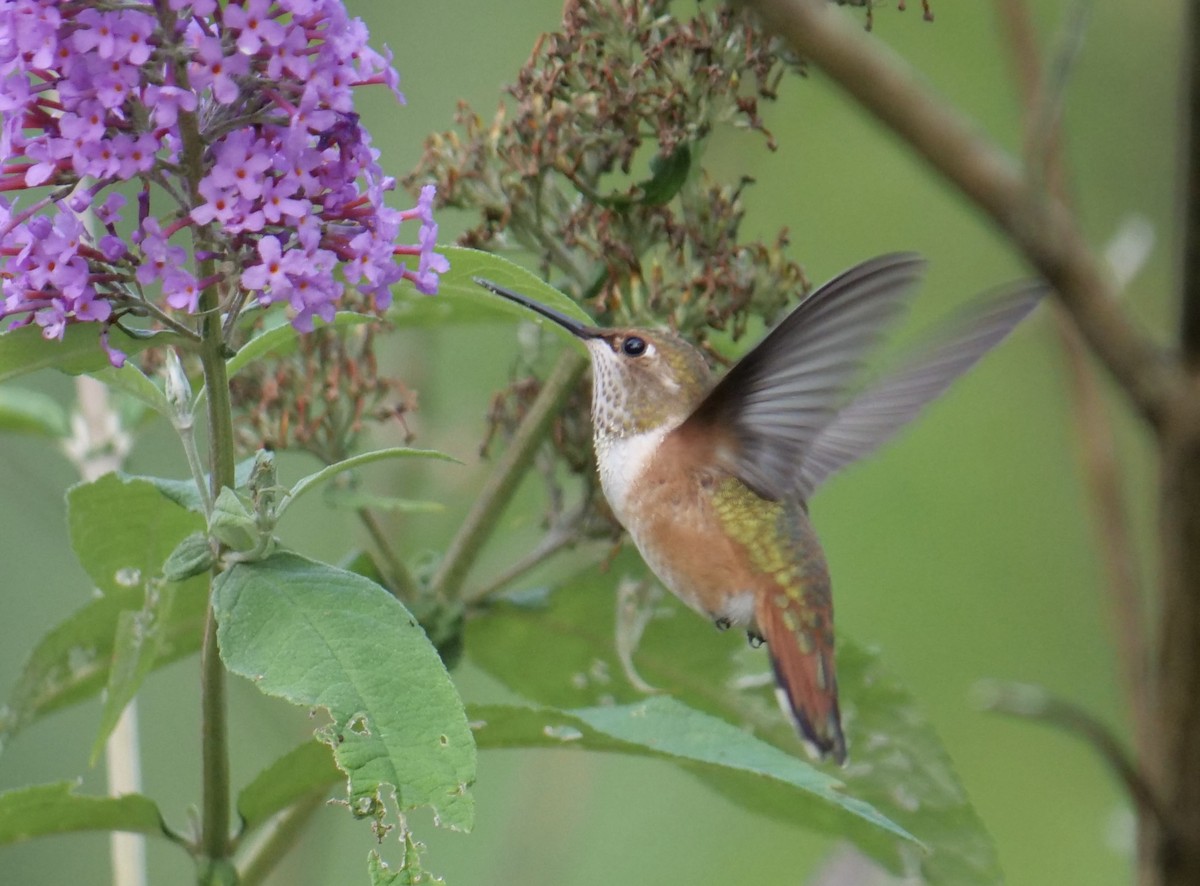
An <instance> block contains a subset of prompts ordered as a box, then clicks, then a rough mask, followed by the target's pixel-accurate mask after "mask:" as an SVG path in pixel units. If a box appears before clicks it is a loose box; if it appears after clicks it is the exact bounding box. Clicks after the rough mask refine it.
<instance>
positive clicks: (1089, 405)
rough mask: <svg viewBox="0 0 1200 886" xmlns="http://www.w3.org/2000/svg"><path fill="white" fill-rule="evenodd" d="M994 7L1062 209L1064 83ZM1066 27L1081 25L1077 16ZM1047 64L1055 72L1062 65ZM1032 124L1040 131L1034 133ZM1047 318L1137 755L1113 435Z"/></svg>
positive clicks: (1075, 342)
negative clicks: (1057, 350)
mask: <svg viewBox="0 0 1200 886" xmlns="http://www.w3.org/2000/svg"><path fill="white" fill-rule="evenodd" d="M995 5H996V12H997V16H998V19H999V22H1000V26H1001V29H1002V32H1003V33H1004V35H1005V39H1006V40H1007V43H1008V48H1009V52H1010V55H1011V57H1012V58H1011V61H1012V66H1013V73H1014V75H1015V78H1016V80H1017V84H1018V88H1019V90H1020V94H1021V101H1022V103H1023V105H1024V106H1025V119H1026V123H1025V126H1026V137H1025V141H1026V144H1027V145H1029V146H1031V148H1030V150H1029V154H1028V157H1029V159H1028V162H1029V163H1030V164H1031V165H1034V164H1038V165H1040V167H1041V168H1042V169H1043V170H1044V178H1045V182H1046V187H1047V189H1048V190H1049V191H1050V192H1051V193H1052V194H1054V195H1055V196H1056V197H1057V198H1058V199H1059V200H1061V201H1062V202H1063V205H1065V206H1069V205H1070V202H1071V201H1070V195H1069V193H1068V187H1069V186H1068V178H1069V176H1068V173H1067V170H1066V168H1065V164H1064V160H1063V151H1062V141H1063V139H1062V128H1061V125H1060V119H1059V115H1058V114H1057V113H1055V114H1053V115H1047V114H1045V113H1042V112H1041V109H1043V108H1045V107H1047V106H1053V107H1055V108H1058V107H1061V95H1055V96H1050V97H1048V96H1047V95H1046V93H1047V92H1048V91H1051V90H1053V91H1055V92H1058V93H1061V92H1062V90H1063V88H1064V86H1065V84H1064V83H1063V82H1062V76H1061V75H1060V76H1059V77H1058V78H1056V79H1055V81H1054V82H1047V79H1046V76H1045V74H1044V73H1043V67H1044V66H1043V63H1042V59H1041V53H1040V51H1039V49H1038V43H1037V35H1036V33H1035V31H1034V28H1033V21H1032V17H1031V16H1030V10H1029V4H1028V3H1027V2H1026V0H996V3H995ZM1067 27H1068V28H1072V29H1075V28H1082V27H1083V22H1082V21H1081V20H1080V19H1079V16H1078V14H1077V15H1076V16H1075V17H1073V18H1072V19H1071V21H1070V22H1069V23H1068V25H1067ZM1080 37H1081V34H1077V33H1072V34H1069V35H1068V36H1067V42H1068V43H1069V44H1070V45H1071V46H1072V47H1077V45H1078V42H1079V39H1080ZM1055 67H1059V68H1061V67H1062V65H1061V64H1059V65H1055ZM1038 127H1042V128H1044V129H1046V130H1047V131H1045V132H1041V133H1036V132H1034V131H1033V130H1035V129H1037V128H1038ZM1035 145H1036V146H1038V147H1039V148H1040V150H1041V156H1034V153H1033V150H1032V146H1035ZM1054 319H1055V329H1056V330H1057V332H1058V336H1059V342H1060V344H1061V345H1062V349H1063V355H1064V357H1065V358H1066V369H1067V375H1068V377H1069V381H1070V385H1071V399H1072V403H1073V406H1074V409H1075V427H1076V433H1077V436H1078V440H1079V447H1080V458H1081V461H1082V464H1083V470H1084V481H1085V482H1086V483H1087V486H1088V494H1089V495H1090V497H1091V500H1092V505H1093V506H1092V508H1091V511H1092V514H1093V519H1094V520H1095V523H1096V527H1095V532H1096V540H1097V547H1098V548H1099V550H1100V556H1101V557H1102V558H1103V560H1104V566H1105V569H1104V571H1105V577H1106V579H1107V585H1108V595H1109V608H1110V610H1111V621H1112V632H1113V638H1114V640H1115V643H1116V647H1117V653H1118V655H1119V657H1120V664H1121V673H1122V676H1123V678H1124V689H1125V702H1126V706H1127V709H1128V712H1129V715H1130V718H1131V720H1132V724H1133V745H1134V748H1135V750H1136V751H1137V752H1138V753H1139V754H1140V753H1141V751H1142V750H1143V749H1144V748H1145V747H1146V743H1147V736H1146V726H1147V725H1148V722H1149V721H1148V719H1147V715H1148V710H1147V708H1148V703H1149V699H1148V698H1147V695H1146V675H1147V665H1148V654H1147V644H1148V639H1147V636H1146V618H1145V609H1144V604H1145V597H1144V592H1143V589H1142V587H1141V580H1140V576H1141V567H1140V565H1139V562H1138V557H1137V552H1136V550H1135V548H1134V542H1133V534H1132V532H1131V529H1130V521H1129V516H1128V513H1127V509H1126V506H1125V496H1124V490H1123V482H1122V481H1123V477H1122V472H1121V465H1120V463H1119V462H1118V460H1117V443H1116V436H1115V434H1114V432H1113V427H1112V421H1111V419H1110V417H1109V415H1108V410H1107V408H1106V406H1105V403H1104V397H1103V394H1102V392H1101V389H1100V385H1099V383H1098V380H1097V378H1096V374H1095V372H1094V371H1093V368H1092V364H1091V363H1090V362H1089V360H1088V355H1087V349H1086V346H1085V344H1084V342H1083V340H1082V339H1081V338H1080V335H1079V332H1078V331H1077V330H1076V328H1075V326H1074V324H1073V323H1072V322H1071V318H1070V316H1069V315H1068V314H1067V313H1066V312H1065V311H1064V310H1063V309H1062V308H1058V310H1056V311H1055V312H1054Z"/></svg>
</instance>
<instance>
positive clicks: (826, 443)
mask: <svg viewBox="0 0 1200 886" xmlns="http://www.w3.org/2000/svg"><path fill="white" fill-rule="evenodd" d="M923 267H924V262H923V261H922V260H921V259H920V258H918V257H917V256H915V255H911V254H896V255H884V256H881V257H879V258H875V259H871V260H870V261H866V262H863V263H862V264H860V265H857V266H855V267H853V268H851V269H850V270H848V271H846V272H845V273H843V274H841V275H839V276H838V277H835V278H834V279H833V280H831V281H829V282H828V283H826V284H825V285H824V286H821V287H820V288H818V289H817V290H815V291H814V292H813V293H812V294H811V295H809V296H808V297H807V298H805V299H804V300H803V301H802V302H801V303H800V304H799V305H798V306H797V307H796V308H795V309H794V310H793V311H792V312H791V313H790V314H789V315H788V316H787V317H786V318H785V319H784V320H783V322H781V323H780V324H779V325H778V326H776V327H775V328H774V329H773V330H771V332H770V333H769V334H768V335H767V336H766V337H765V338H764V339H763V340H762V341H761V342H759V344H758V345H756V346H755V347H754V348H753V349H752V350H751V351H750V352H749V353H747V354H746V355H745V356H744V357H742V359H741V360H740V361H739V362H738V363H737V364H735V365H734V366H733V368H732V369H730V370H729V372H727V373H726V374H725V375H724V376H723V377H722V378H720V380H718V381H715V382H714V380H713V377H712V374H711V372H710V370H709V367H708V364H707V362H706V361H705V359H704V357H703V356H702V354H701V352H700V351H699V350H698V349H697V348H695V347H693V346H692V345H690V344H688V343H687V342H686V341H684V340H683V339H682V338H681V337H680V336H678V335H677V334H675V333H673V332H667V331H659V330H651V329H602V328H599V327H596V326H588V325H585V324H583V323H580V322H578V321H576V320H574V319H572V318H570V317H567V316H565V315H563V314H561V313H559V312H558V311H555V310H553V309H551V308H548V307H546V306H545V305H542V304H540V303H538V302H536V301H533V300H532V299H529V298H527V297H525V296H523V295H520V294H519V293H516V292H513V291H512V290H509V289H505V288H504V287H501V286H498V285H496V284H494V283H491V282H489V281H486V280H482V279H478V278H477V279H476V282H477V283H479V284H480V285H482V286H484V287H486V288H488V289H490V290H491V291H492V292H495V293H496V294H498V295H501V296H503V297H505V298H507V299H509V300H511V301H514V302H516V303H518V304H520V305H524V306H525V307H527V308H529V309H531V310H533V311H536V312H537V313H539V314H541V315H542V316H543V317H546V318H548V319H550V320H552V321H554V322H555V323H557V324H558V325H559V326H561V327H563V328H564V329H566V330H567V331H569V332H570V333H571V334H572V335H574V336H575V337H576V338H578V339H580V340H581V341H582V342H583V343H584V344H585V345H587V349H588V351H589V352H590V354H591V361H592V422H593V428H594V440H595V448H596V461H597V463H598V466H599V474H600V484H601V486H602V487H603V489H604V494H605V496H606V497H607V499H608V502H609V504H610V505H611V507H612V510H613V513H614V514H615V515H616V517H617V519H618V520H619V521H620V522H621V524H622V525H623V526H624V527H625V529H626V530H627V531H628V532H629V535H630V537H631V538H632V539H633V542H634V544H635V545H636V546H637V548H638V550H639V551H640V552H641V555H642V557H643V559H644V560H645V561H646V564H647V565H648V566H649V567H650V569H651V570H652V571H653V572H654V573H655V574H656V575H657V576H658V578H659V579H660V580H661V581H662V582H663V584H665V585H666V586H667V588H668V589H669V590H670V591H671V592H673V593H674V594H675V595H676V596H677V597H679V599H681V600H682V601H683V602H684V603H686V604H687V605H688V606H690V607H691V608H692V609H694V610H696V611H697V612H699V613H700V614H702V615H704V616H705V617H707V618H709V619H711V620H712V621H713V622H714V623H715V624H716V626H717V627H718V628H721V629H726V628H729V627H731V626H735V625H736V626H739V627H745V628H746V629H747V633H748V636H749V637H750V640H751V642H752V643H754V644H755V645H759V644H761V643H762V642H763V641H764V640H765V641H766V643H767V646H768V649H769V652H770V658H771V664H772V667H773V669H774V672H775V680H776V685H777V689H776V694H777V695H778V696H779V700H780V705H781V707H782V708H783V709H784V711H785V712H787V713H788V714H789V715H790V716H791V717H792V718H793V719H794V721H795V724H796V726H797V728H798V730H799V732H800V735H801V737H802V738H803V739H805V742H806V744H807V745H808V746H809V747H810V750H813V751H815V752H816V754H817V755H818V756H821V757H825V756H830V757H832V758H833V759H835V760H837V761H838V762H839V763H843V762H845V759H846V739H845V736H844V735H843V732H842V723H841V715H840V713H839V709H838V694H837V676H836V673H835V668H834V635H833V601H832V598H831V596H830V582H829V573H828V570H827V568H826V564H825V555H824V554H823V552H822V550H821V545H820V544H819V542H818V541H817V536H816V533H815V532H814V530H813V527H812V524H811V523H810V522H809V517H808V505H807V502H808V499H809V497H810V496H811V495H812V493H813V492H814V491H815V490H816V489H817V487H818V486H820V484H821V483H822V482H824V481H825V480H826V479H827V478H828V477H829V476H830V475H832V474H833V473H835V472H836V471H838V470H840V469H841V468H843V467H845V466H846V465H847V464H849V463H851V462H853V461H856V460H857V459H859V458H861V457H863V456H865V455H867V454H868V453H870V452H872V451H874V450H875V449H876V448H878V447H879V446H880V445H881V444H883V443H884V442H885V441H887V440H888V439H890V438H891V437H892V436H893V435H894V434H895V433H896V432H897V431H898V430H899V429H900V428H901V427H902V426H903V425H905V424H906V423H907V422H908V421H910V420H911V419H912V418H913V417H914V416H915V415H916V414H917V412H918V411H919V410H920V409H921V407H922V406H924V405H925V404H926V403H928V402H929V401H930V400H932V399H933V398H934V397H936V396H938V394H940V393H941V392H942V391H944V390H945V389H946V388H947V387H948V386H949V385H950V383H951V382H952V381H953V380H954V379H955V378H957V377H958V376H959V375H960V374H961V373H962V372H964V371H965V370H966V369H968V368H969V367H970V366H971V365H972V364H974V363H975V362H976V361H977V360H978V359H979V358H980V357H982V356H983V355H984V354H985V353H986V352H987V351H988V350H989V349H990V348H991V347H993V346H994V345H995V344H997V343H998V342H999V341H1000V340H1001V339H1003V338H1004V337H1005V336H1006V335H1007V334H1008V333H1009V332H1010V331H1011V330H1012V329H1013V327H1014V326H1016V324H1017V323H1018V322H1020V320H1021V319H1022V318H1023V317H1025V315H1026V314H1028V313H1029V312H1030V311H1031V310H1032V309H1033V308H1034V306H1035V305H1036V304H1037V302H1038V300H1039V299H1040V298H1041V296H1042V294H1043V292H1044V287H1043V286H1042V285H1041V284H1036V283H1031V284H1026V285H1022V286H1018V287H1014V288H1012V289H1010V290H1006V291H1004V292H1002V293H1000V294H998V295H992V296H989V297H984V298H980V299H977V300H976V301H975V302H972V303H970V304H968V306H967V308H966V310H965V311H964V312H963V313H962V314H960V315H959V316H957V317H955V318H954V319H953V320H952V321H950V322H949V323H947V324H946V325H945V326H944V327H943V328H942V329H941V330H940V331H939V332H938V333H937V334H936V335H935V336H934V337H933V340H932V341H931V342H930V343H929V345H928V346H927V347H926V348H924V349H923V350H921V351H920V352H919V353H917V354H916V355H914V357H912V358H911V359H909V360H907V361H905V362H902V363H901V364H900V366H899V367H898V369H897V370H896V371H894V372H893V373H891V374H889V375H887V376H885V377H883V378H882V379H880V380H878V381H876V382H875V383H873V384H870V385H868V386H866V387H864V388H862V389H861V391H860V392H859V393H857V394H856V395H852V392H853V390H854V385H855V384H856V383H859V382H860V381H861V378H860V377H861V374H862V370H863V365H864V362H865V360H866V358H867V355H868V353H869V352H870V351H871V350H872V348H873V346H874V345H876V344H877V343H878V342H879V340H880V339H881V337H882V335H883V333H884V331H885V330H886V329H887V328H888V327H889V326H891V325H892V324H893V323H894V322H895V320H896V319H897V318H898V316H899V315H900V314H901V312H902V311H903V309H904V307H905V305H906V303H907V301H908V298H909V294H910V293H911V291H912V290H913V289H914V287H915V284H916V282H917V280H918V278H919V276H920V273H921V271H922V269H923Z"/></svg>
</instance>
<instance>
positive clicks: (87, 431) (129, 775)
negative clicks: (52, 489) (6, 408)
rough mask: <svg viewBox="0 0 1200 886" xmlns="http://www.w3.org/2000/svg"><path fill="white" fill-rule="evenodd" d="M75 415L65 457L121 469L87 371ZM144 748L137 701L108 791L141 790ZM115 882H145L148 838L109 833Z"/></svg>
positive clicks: (117, 441) (116, 742)
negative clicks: (139, 735) (139, 738)
mask: <svg viewBox="0 0 1200 886" xmlns="http://www.w3.org/2000/svg"><path fill="white" fill-rule="evenodd" d="M75 397H76V400H77V409H78V412H77V416H76V421H75V427H74V436H73V438H72V440H71V442H70V444H69V445H68V446H67V455H68V457H69V458H70V459H71V461H72V462H74V464H75V466H76V468H77V469H78V470H79V475H80V476H81V477H82V478H83V479H84V480H85V481H88V482H90V481H92V480H96V479H98V478H100V477H102V476H104V475H105V474H107V473H109V472H110V471H115V470H117V469H118V468H120V467H121V464H122V462H123V461H124V460H125V456H126V455H128V453H129V438H128V437H127V436H126V435H125V434H124V433H122V431H121V426H120V423H119V421H118V419H117V415H116V413H115V412H114V411H113V410H112V408H111V406H110V404H109V400H108V389H107V388H106V387H105V386H104V385H103V384H101V383H100V382H98V381H96V380H95V379H94V378H90V377H88V376H86V375H80V376H78V377H76V379H75ZM141 756H142V755H141V747H140V745H139V742H138V712H137V701H136V700H134V701H130V702H129V704H128V705H126V707H125V710H124V711H122V712H121V717H120V719H119V720H117V725H116V728H115V729H113V731H112V734H111V735H109V737H108V741H107V742H106V743H105V745H104V768H105V772H106V773H107V777H108V793H109V795H110V796H113V797H119V796H121V795H123V794H137V793H141V790H142V763H141ZM109 847H110V851H111V861H112V880H113V884H114V886H146V882H147V880H146V838H145V837H144V836H143V835H141V834H129V833H123V832H121V831H113V832H112V833H111V834H110V835H109Z"/></svg>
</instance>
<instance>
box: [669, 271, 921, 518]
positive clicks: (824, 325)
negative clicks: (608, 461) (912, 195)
mask: <svg viewBox="0 0 1200 886" xmlns="http://www.w3.org/2000/svg"><path fill="white" fill-rule="evenodd" d="M923 268H924V262H923V261H922V260H921V259H920V258H918V257H917V256H915V255H912V254H908V253H900V254H894V255H884V256H880V257H878V258H875V259H871V260H870V261H866V262H863V263H862V264H859V265H856V266H855V267H853V268H851V269H850V270H848V271H846V272H845V273H843V274H841V275H840V276H838V277H835V278H834V279H833V280H831V281H829V282H828V283H826V284H825V285H824V286H822V287H820V288H819V289H817V290H816V291H815V292H814V293H813V294H812V295H810V296H809V297H808V298H807V299H805V300H804V301H803V302H801V303H800V305H799V306H798V307H797V308H796V309H795V310H794V311H792V313H791V314H789V315H788V316H787V317H786V318H785V319H784V320H783V322H782V323H780V324H779V325H778V326H776V327H775V329H773V330H772V331H771V332H770V334H768V335H767V337H766V338H764V339H763V340H762V342H761V343H759V345H758V346H757V347H755V348H754V349H753V350H752V351H750V353H749V354H747V355H746V356H745V357H744V358H742V360H741V361H740V362H738V364H737V365H736V366H734V367H733V368H732V369H731V370H730V371H729V372H728V373H727V374H726V375H725V376H724V378H722V379H721V381H720V382H718V383H717V385H716V386H715V387H714V388H713V390H712V391H711V392H710V393H709V394H708V396H707V397H705V399H704V400H703V401H702V402H701V403H700V405H699V406H698V407H697V408H696V410H695V411H694V412H693V413H692V415H690V416H689V417H688V419H687V422H686V424H688V425H690V426H692V427H696V426H710V427H711V426H716V427H720V428H722V429H725V430H728V431H729V433H731V434H732V437H733V440H734V445H733V446H732V447H730V451H729V452H727V453H726V454H725V455H726V458H727V460H728V462H729V464H727V467H728V469H729V470H730V471H731V472H732V473H734V474H735V475H736V476H737V477H738V478H739V479H740V480H742V482H744V483H745V484H746V485H747V486H749V487H750V488H751V489H753V490H754V491H755V492H756V493H757V494H758V495H760V496H762V497H763V498H767V499H771V500H778V499H779V498H780V497H782V496H786V495H789V494H791V493H792V491H793V490H794V489H795V486H796V482H797V477H798V466H799V465H800V463H801V460H802V458H803V456H804V453H805V452H806V451H807V450H808V448H809V446H810V445H811V444H812V442H813V440H815V439H816V438H817V437H818V435H819V434H820V433H821V432H822V430H824V429H825V427H826V426H827V425H828V424H829V423H830V421H832V420H833V418H834V417H835V416H836V415H837V412H838V409H839V408H840V407H841V406H842V405H843V398H844V396H845V391H846V389H847V388H848V387H849V386H850V385H851V383H852V382H853V381H854V380H855V378H856V377H857V376H858V374H859V373H860V372H861V370H862V366H863V363H864V361H865V359H866V357H867V354H868V353H869V351H870V350H871V349H872V347H873V346H874V345H875V344H876V343H877V342H878V341H879V339H880V338H881V336H882V335H883V333H884V331H885V330H886V329H887V328H888V327H889V326H891V325H892V324H893V323H894V322H895V321H896V319H897V318H898V317H899V315H900V314H901V312H902V311H903V310H904V307H905V305H906V302H907V298H908V296H909V294H910V293H911V291H912V289H913V287H914V284H915V283H916V281H917V279H918V277H919V276H920V274H921V271H922V269H923Z"/></svg>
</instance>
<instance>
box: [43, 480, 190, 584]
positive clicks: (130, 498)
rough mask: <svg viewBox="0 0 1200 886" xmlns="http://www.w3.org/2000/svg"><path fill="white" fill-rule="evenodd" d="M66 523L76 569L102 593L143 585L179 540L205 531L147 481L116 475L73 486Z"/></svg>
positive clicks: (153, 575)
mask: <svg viewBox="0 0 1200 886" xmlns="http://www.w3.org/2000/svg"><path fill="white" fill-rule="evenodd" d="M193 485H194V484H193ZM67 521H68V525H69V527H70V530H71V547H72V548H74V550H75V555H76V556H77V557H78V558H79V563H80V565H81V566H83V568H84V570H85V571H86V572H87V574H88V576H89V577H90V578H91V579H92V582H93V583H94V584H95V586H96V587H97V588H98V589H99V590H100V591H101V592H102V593H105V594H111V593H114V592H115V591H117V590H118V589H120V588H123V587H142V588H145V587H147V586H148V583H149V582H151V581H152V580H154V579H156V578H157V577H159V576H160V575H161V574H162V565H163V562H164V561H165V560H166V559H167V557H168V556H170V554H171V552H172V551H174V550H175V547H176V546H177V545H178V544H179V542H180V541H182V540H183V539H184V538H185V537H186V536H188V535H189V534H191V533H193V532H197V531H199V530H201V529H203V528H204V521H203V520H202V519H200V518H199V517H198V516H197V515H196V514H194V513H190V512H189V511H187V510H185V509H184V508H181V507H179V506H178V505H177V504H175V503H174V502H172V501H170V500H168V499H167V498H165V497H164V496H163V494H162V493H161V492H160V491H159V489H158V488H157V487H156V486H155V485H154V484H153V483H151V482H150V481H148V480H145V479H139V478H136V477H126V476H121V475H118V474H106V475H105V476H103V477H101V478H100V479H98V480H95V481H93V482H91V483H80V484H77V485H75V486H72V487H71V489H70V490H69V491H68V492H67Z"/></svg>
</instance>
